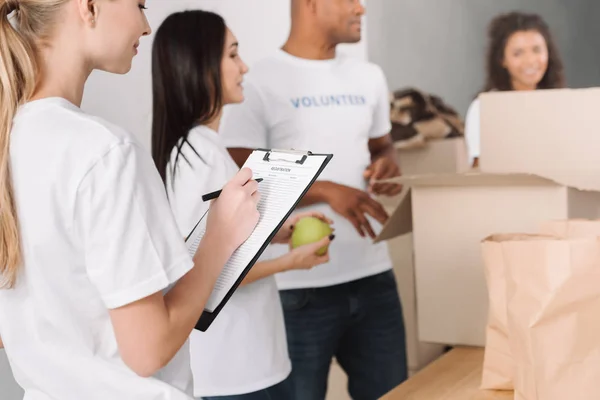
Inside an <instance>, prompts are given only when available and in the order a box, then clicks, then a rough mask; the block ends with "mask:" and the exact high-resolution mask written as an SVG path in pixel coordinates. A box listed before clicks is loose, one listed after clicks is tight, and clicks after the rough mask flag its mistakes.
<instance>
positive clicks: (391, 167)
mask: <svg viewBox="0 0 600 400" xmlns="http://www.w3.org/2000/svg"><path fill="white" fill-rule="evenodd" d="M396 176H400V168H399V167H398V164H396V163H395V162H394V161H393V160H392V159H390V158H389V157H381V158H378V159H376V160H375V161H374V162H373V163H372V164H371V165H369V166H368V167H367V169H366V170H365V173H364V177H365V179H367V180H368V181H369V192H370V193H373V194H377V195H386V196H395V195H397V194H398V193H400V192H401V191H402V186H401V185H398V184H395V183H375V182H376V181H378V180H381V179H388V178H394V177H396Z"/></svg>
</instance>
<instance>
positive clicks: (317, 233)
mask: <svg viewBox="0 0 600 400" xmlns="http://www.w3.org/2000/svg"><path fill="white" fill-rule="evenodd" d="M331 232H332V230H331V227H330V226H329V224H328V223H327V222H324V221H321V220H320V219H319V218H315V217H304V218H301V219H300V220H299V221H298V222H296V224H295V225H294V231H293V232H292V248H293V249H295V248H296V247H300V246H304V245H305V244H309V243H315V242H318V241H319V240H321V239H323V238H324V237H326V236H329V235H331ZM327 247H328V246H323V247H321V248H320V249H319V250H318V251H317V254H318V255H320V256H322V255H325V253H327Z"/></svg>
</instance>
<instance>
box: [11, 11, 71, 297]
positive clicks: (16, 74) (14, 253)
mask: <svg viewBox="0 0 600 400" xmlns="http://www.w3.org/2000/svg"><path fill="white" fill-rule="evenodd" d="M66 1H67V0H0V289H6V288H13V287H14V286H15V283H16V281H17V273H18V269H19V267H20V266H21V264H22V253H21V238H20V234H19V221H18V219H17V209H16V205H15V199H14V194H13V188H12V179H11V171H10V132H11V129H12V121H13V119H14V117H15V114H16V113H17V108H18V107H19V105H21V104H23V103H24V102H26V101H27V100H28V99H30V98H31V96H32V95H33V93H34V91H35V88H36V82H37V78H38V73H37V71H38V65H37V56H36V50H35V41H36V40H39V39H45V38H46V37H47V35H48V34H49V29H50V28H49V26H50V25H51V22H53V19H54V17H55V12H56V11H57V10H58V8H59V7H60V6H61V5H62V4H64V3H65V2H66ZM9 18H10V19H9Z"/></svg>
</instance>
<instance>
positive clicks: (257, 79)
mask: <svg viewBox="0 0 600 400" xmlns="http://www.w3.org/2000/svg"><path fill="white" fill-rule="evenodd" d="M245 96H246V100H245V101H244V102H243V103H242V104H240V105H234V106H230V109H229V110H228V113H227V115H226V118H225V119H224V122H223V124H222V129H221V134H222V135H223V138H224V141H225V144H226V145H227V147H244V148H257V147H263V148H264V147H268V148H276V149H291V148H293V149H298V150H310V151H312V152H315V153H333V154H334V157H333V159H332V161H331V163H330V164H329V166H328V167H327V168H326V169H325V170H324V172H323V174H321V176H320V178H319V179H320V180H327V181H333V182H337V183H340V184H343V185H347V186H350V187H353V188H357V189H361V190H365V189H366V188H367V182H366V181H365V179H364V178H363V173H364V171H365V169H366V168H367V167H368V166H369V165H370V163H371V156H370V153H369V148H368V142H369V139H373V138H379V137H381V136H384V135H386V134H388V133H389V131H390V129H391V124H390V114H389V113H390V112H389V110H390V108H389V107H390V106H389V93H388V89H387V83H386V80H385V76H384V75H383V72H382V71H381V69H380V68H379V67H377V66H376V65H374V64H370V63H367V62H364V61H360V60H357V59H352V58H348V57H345V56H338V57H337V58H335V59H332V60H325V61H317V60H307V59H301V58H297V57H294V56H292V55H290V54H288V53H286V52H284V51H281V50H280V51H278V52H277V54H275V55H274V56H272V57H270V58H267V59H265V60H263V61H261V62H259V63H258V64H257V65H255V66H254V67H253V68H252V69H251V71H250V73H249V74H248V75H247V79H246V84H245ZM306 209H312V210H317V211H321V212H323V213H325V214H326V215H328V216H329V217H331V218H332V219H333V220H334V223H335V228H336V231H335V235H336V238H335V241H333V243H332V244H331V247H330V256H331V262H329V263H328V264H324V265H320V266H317V267H315V268H313V269H312V270H302V271H290V272H285V273H282V274H278V275H277V284H278V286H279V289H282V290H284V289H295V288H310V287H324V286H331V285H336V284H340V283H345V282H350V281H354V280H357V279H361V278H364V277H367V276H371V275H375V274H377V273H380V272H384V271H386V270H389V269H390V268H391V267H392V263H391V260H390V258H389V255H388V251H387V245H386V244H385V243H381V244H376V245H375V244H372V241H371V239H370V238H361V237H360V235H359V234H358V233H357V232H356V230H355V229H354V227H353V225H352V224H351V223H350V222H349V221H348V220H346V219H345V218H343V217H342V216H340V215H339V214H336V213H334V212H333V210H332V209H331V208H330V207H329V206H328V205H326V204H316V205H314V206H310V207H307V208H306ZM370 221H371V224H372V226H373V227H374V229H376V230H379V229H380V228H381V227H380V225H379V224H378V223H377V222H376V221H374V220H373V219H371V220H370ZM285 251H287V249H286V248H285V246H281V245H279V246H272V249H271V250H270V251H269V255H271V256H275V255H279V254H281V253H283V252H285Z"/></svg>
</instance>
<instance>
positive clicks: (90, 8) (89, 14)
mask: <svg viewBox="0 0 600 400" xmlns="http://www.w3.org/2000/svg"><path fill="white" fill-rule="evenodd" d="M77 10H78V12H79V16H80V17H81V20H82V21H83V23H84V24H85V25H87V26H91V27H93V26H95V25H96V20H97V19H98V0H77Z"/></svg>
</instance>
